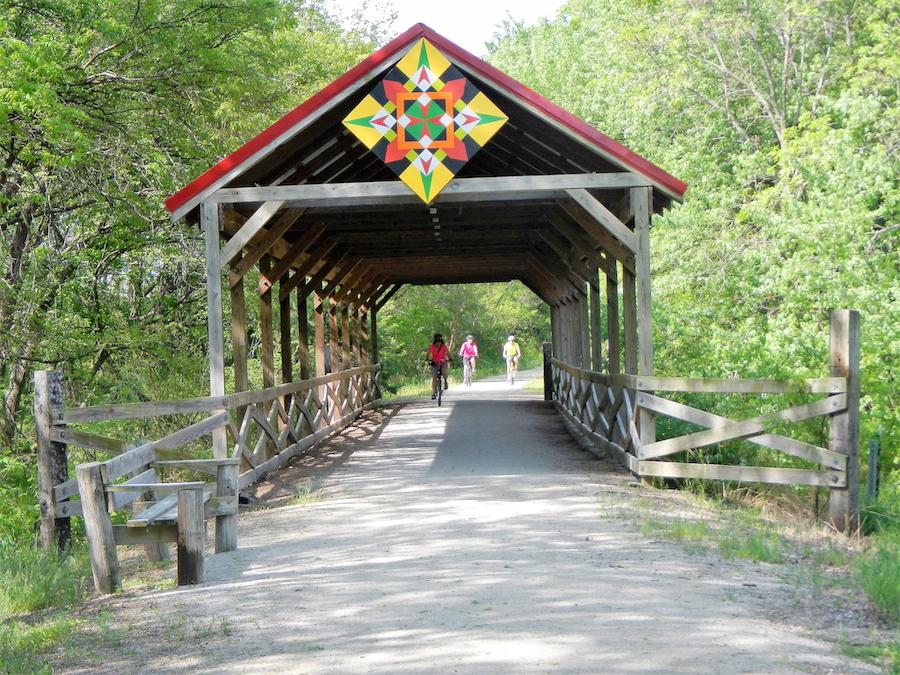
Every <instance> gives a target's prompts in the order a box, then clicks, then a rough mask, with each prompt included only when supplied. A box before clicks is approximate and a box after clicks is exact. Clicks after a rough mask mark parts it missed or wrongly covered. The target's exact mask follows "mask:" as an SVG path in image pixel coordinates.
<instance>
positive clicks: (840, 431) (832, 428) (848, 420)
mask: <svg viewBox="0 0 900 675" xmlns="http://www.w3.org/2000/svg"><path fill="white" fill-rule="evenodd" d="M830 338H831V348H830V362H831V375H832V377H846V378H847V409H846V410H844V411H842V412H839V413H835V414H833V415H831V417H830V419H829V425H828V448H829V449H830V450H832V451H834V452H839V453H841V454H843V455H847V486H846V487H842V488H831V494H830V496H829V498H828V519H829V521H830V522H831V523H832V525H834V527H836V528H837V529H838V530H840V531H841V532H846V533H850V532H853V531H854V530H856V528H857V527H858V526H859V312H857V311H856V310H850V309H839V310H834V311H832V312H831V335H830Z"/></svg>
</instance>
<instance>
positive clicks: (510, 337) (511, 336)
mask: <svg viewBox="0 0 900 675" xmlns="http://www.w3.org/2000/svg"><path fill="white" fill-rule="evenodd" d="M506 339H507V340H509V341H510V342H512V341H513V340H515V339H516V336H515V335H510V336H509V337H508V338H506Z"/></svg>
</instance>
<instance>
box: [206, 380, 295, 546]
mask: <svg viewBox="0 0 900 675" xmlns="http://www.w3.org/2000/svg"><path fill="white" fill-rule="evenodd" d="M298 395H299V394H298ZM238 468H239V464H238V463H237V462H233V463H230V464H220V465H219V466H218V467H217V468H216V497H228V498H229V499H228V503H229V504H233V505H234V514H233V515H227V516H216V553H225V552H226V551H233V550H234V549H236V548H237V520H238V514H237V509H238V498H237V484H238Z"/></svg>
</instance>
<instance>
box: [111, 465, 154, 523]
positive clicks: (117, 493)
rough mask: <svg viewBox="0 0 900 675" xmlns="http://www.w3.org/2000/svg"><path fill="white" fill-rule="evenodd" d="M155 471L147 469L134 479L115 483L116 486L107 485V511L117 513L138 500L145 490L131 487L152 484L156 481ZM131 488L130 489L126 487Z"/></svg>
mask: <svg viewBox="0 0 900 675" xmlns="http://www.w3.org/2000/svg"><path fill="white" fill-rule="evenodd" d="M156 478H157V476H156V471H155V470H154V469H152V468H151V469H147V470H146V471H142V472H141V473H139V474H138V475H137V476H135V477H134V478H129V479H128V480H126V481H125V482H123V483H117V484H116V485H114V486H113V485H107V486H106V492H107V497H106V500H107V502H108V503H109V510H110V512H112V511H117V510H118V509H121V508H123V507H125V506H128V505H129V504H131V503H132V502H133V501H135V500H136V499H140V498H141V495H143V494H144V492H147V490H146V489H145V488H143V487H140V488H135V487H133V486H134V484H135V483H152V482H155V481H156ZM126 486H131V487H126ZM110 488H115V489H112V490H111V489H110Z"/></svg>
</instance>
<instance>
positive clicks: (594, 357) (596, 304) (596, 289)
mask: <svg viewBox="0 0 900 675" xmlns="http://www.w3.org/2000/svg"><path fill="white" fill-rule="evenodd" d="M591 274H592V277H593V278H592V279H591V282H590V283H589V284H588V286H589V293H590V296H591V370H596V371H597V372H601V371H602V370H603V360H602V359H603V349H602V348H601V346H600V343H601V342H602V340H603V336H602V335H601V331H600V281H599V277H598V270H597V269H596V268H594V269H592V270H591Z"/></svg>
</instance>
